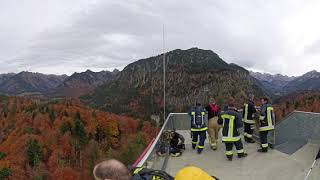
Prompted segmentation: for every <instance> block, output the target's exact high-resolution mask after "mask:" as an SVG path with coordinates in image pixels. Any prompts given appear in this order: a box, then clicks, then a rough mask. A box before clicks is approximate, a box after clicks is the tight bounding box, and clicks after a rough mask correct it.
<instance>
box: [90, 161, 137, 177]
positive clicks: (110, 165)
mask: <svg viewBox="0 0 320 180" xmlns="http://www.w3.org/2000/svg"><path fill="white" fill-rule="evenodd" d="M93 176H94V179H95V180H130V178H131V175H130V172H129V170H128V168H127V167H126V166H125V165H124V164H123V163H121V162H120V161H118V160H115V159H110V160H106V161H102V162H100V163H99V164H97V165H96V166H95V167H94V169H93Z"/></svg>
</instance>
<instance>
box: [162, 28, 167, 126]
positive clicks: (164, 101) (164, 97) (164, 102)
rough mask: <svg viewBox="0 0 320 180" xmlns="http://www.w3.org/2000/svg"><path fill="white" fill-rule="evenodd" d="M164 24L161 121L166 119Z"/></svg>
mask: <svg viewBox="0 0 320 180" xmlns="http://www.w3.org/2000/svg"><path fill="white" fill-rule="evenodd" d="M164 35H165V34H164V24H163V27H162V38H163V39H162V40H163V44H162V48H163V49H162V50H163V121H165V120H166V52H165V36H164Z"/></svg>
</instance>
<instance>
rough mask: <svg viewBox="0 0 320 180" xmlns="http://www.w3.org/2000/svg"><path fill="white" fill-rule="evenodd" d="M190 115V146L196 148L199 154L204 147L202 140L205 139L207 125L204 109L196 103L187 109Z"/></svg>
mask: <svg viewBox="0 0 320 180" xmlns="http://www.w3.org/2000/svg"><path fill="white" fill-rule="evenodd" d="M189 115H190V116H191V136H192V148H193V149H196V147H197V150H198V154H201V152H202V150H203V149H204V141H205V140H206V136H207V130H208V126H207V124H206V119H205V118H206V109H205V108H203V107H202V105H201V103H196V106H195V107H192V108H191V110H190V111H189Z"/></svg>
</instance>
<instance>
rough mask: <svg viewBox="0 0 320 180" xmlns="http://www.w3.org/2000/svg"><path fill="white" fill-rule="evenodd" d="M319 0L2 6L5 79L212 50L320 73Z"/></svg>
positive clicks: (22, 0)
mask: <svg viewBox="0 0 320 180" xmlns="http://www.w3.org/2000/svg"><path fill="white" fill-rule="evenodd" d="M319 9H320V1H319V0H307V1H306V0H269V1H265V0H236V1H235V0H201V1H195V0H183V1H174V0H157V1H156V0H1V1H0V42H1V43H0V73H7V72H19V71H23V70H27V71H36V72H42V73H47V74H48V73H54V74H64V73H66V74H71V73H73V72H80V71H85V70H86V69H91V70H94V71H100V70H105V69H108V70H112V69H113V68H119V69H122V68H123V67H124V66H125V65H127V64H128V63H131V62H133V61H135V60H138V59H140V58H146V57H149V56H154V55H158V54H160V53H161V51H162V25H163V24H164V25H165V32H166V50H168V51H169V50H173V49H178V48H179V49H189V48H191V47H199V48H202V49H210V50H213V51H214V52H216V53H217V54H219V56H220V57H221V58H222V59H224V60H225V61H227V62H228V63H231V62H233V63H236V64H239V65H241V66H243V67H245V68H248V69H252V70H256V71H262V72H270V73H273V74H274V73H282V74H287V75H301V74H303V73H305V72H307V71H310V70H314V69H315V70H318V71H320V23H319V19H320V11H319Z"/></svg>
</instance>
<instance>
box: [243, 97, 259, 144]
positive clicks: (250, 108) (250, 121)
mask: <svg viewBox="0 0 320 180" xmlns="http://www.w3.org/2000/svg"><path fill="white" fill-rule="evenodd" d="M256 112H257V111H256V107H255V105H254V95H250V98H249V102H247V103H245V104H244V106H243V112H242V122H243V124H244V140H245V141H246V142H247V143H254V142H255V141H254V140H253V139H252V134H253V130H254V127H255V120H254V114H255V113H256Z"/></svg>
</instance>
